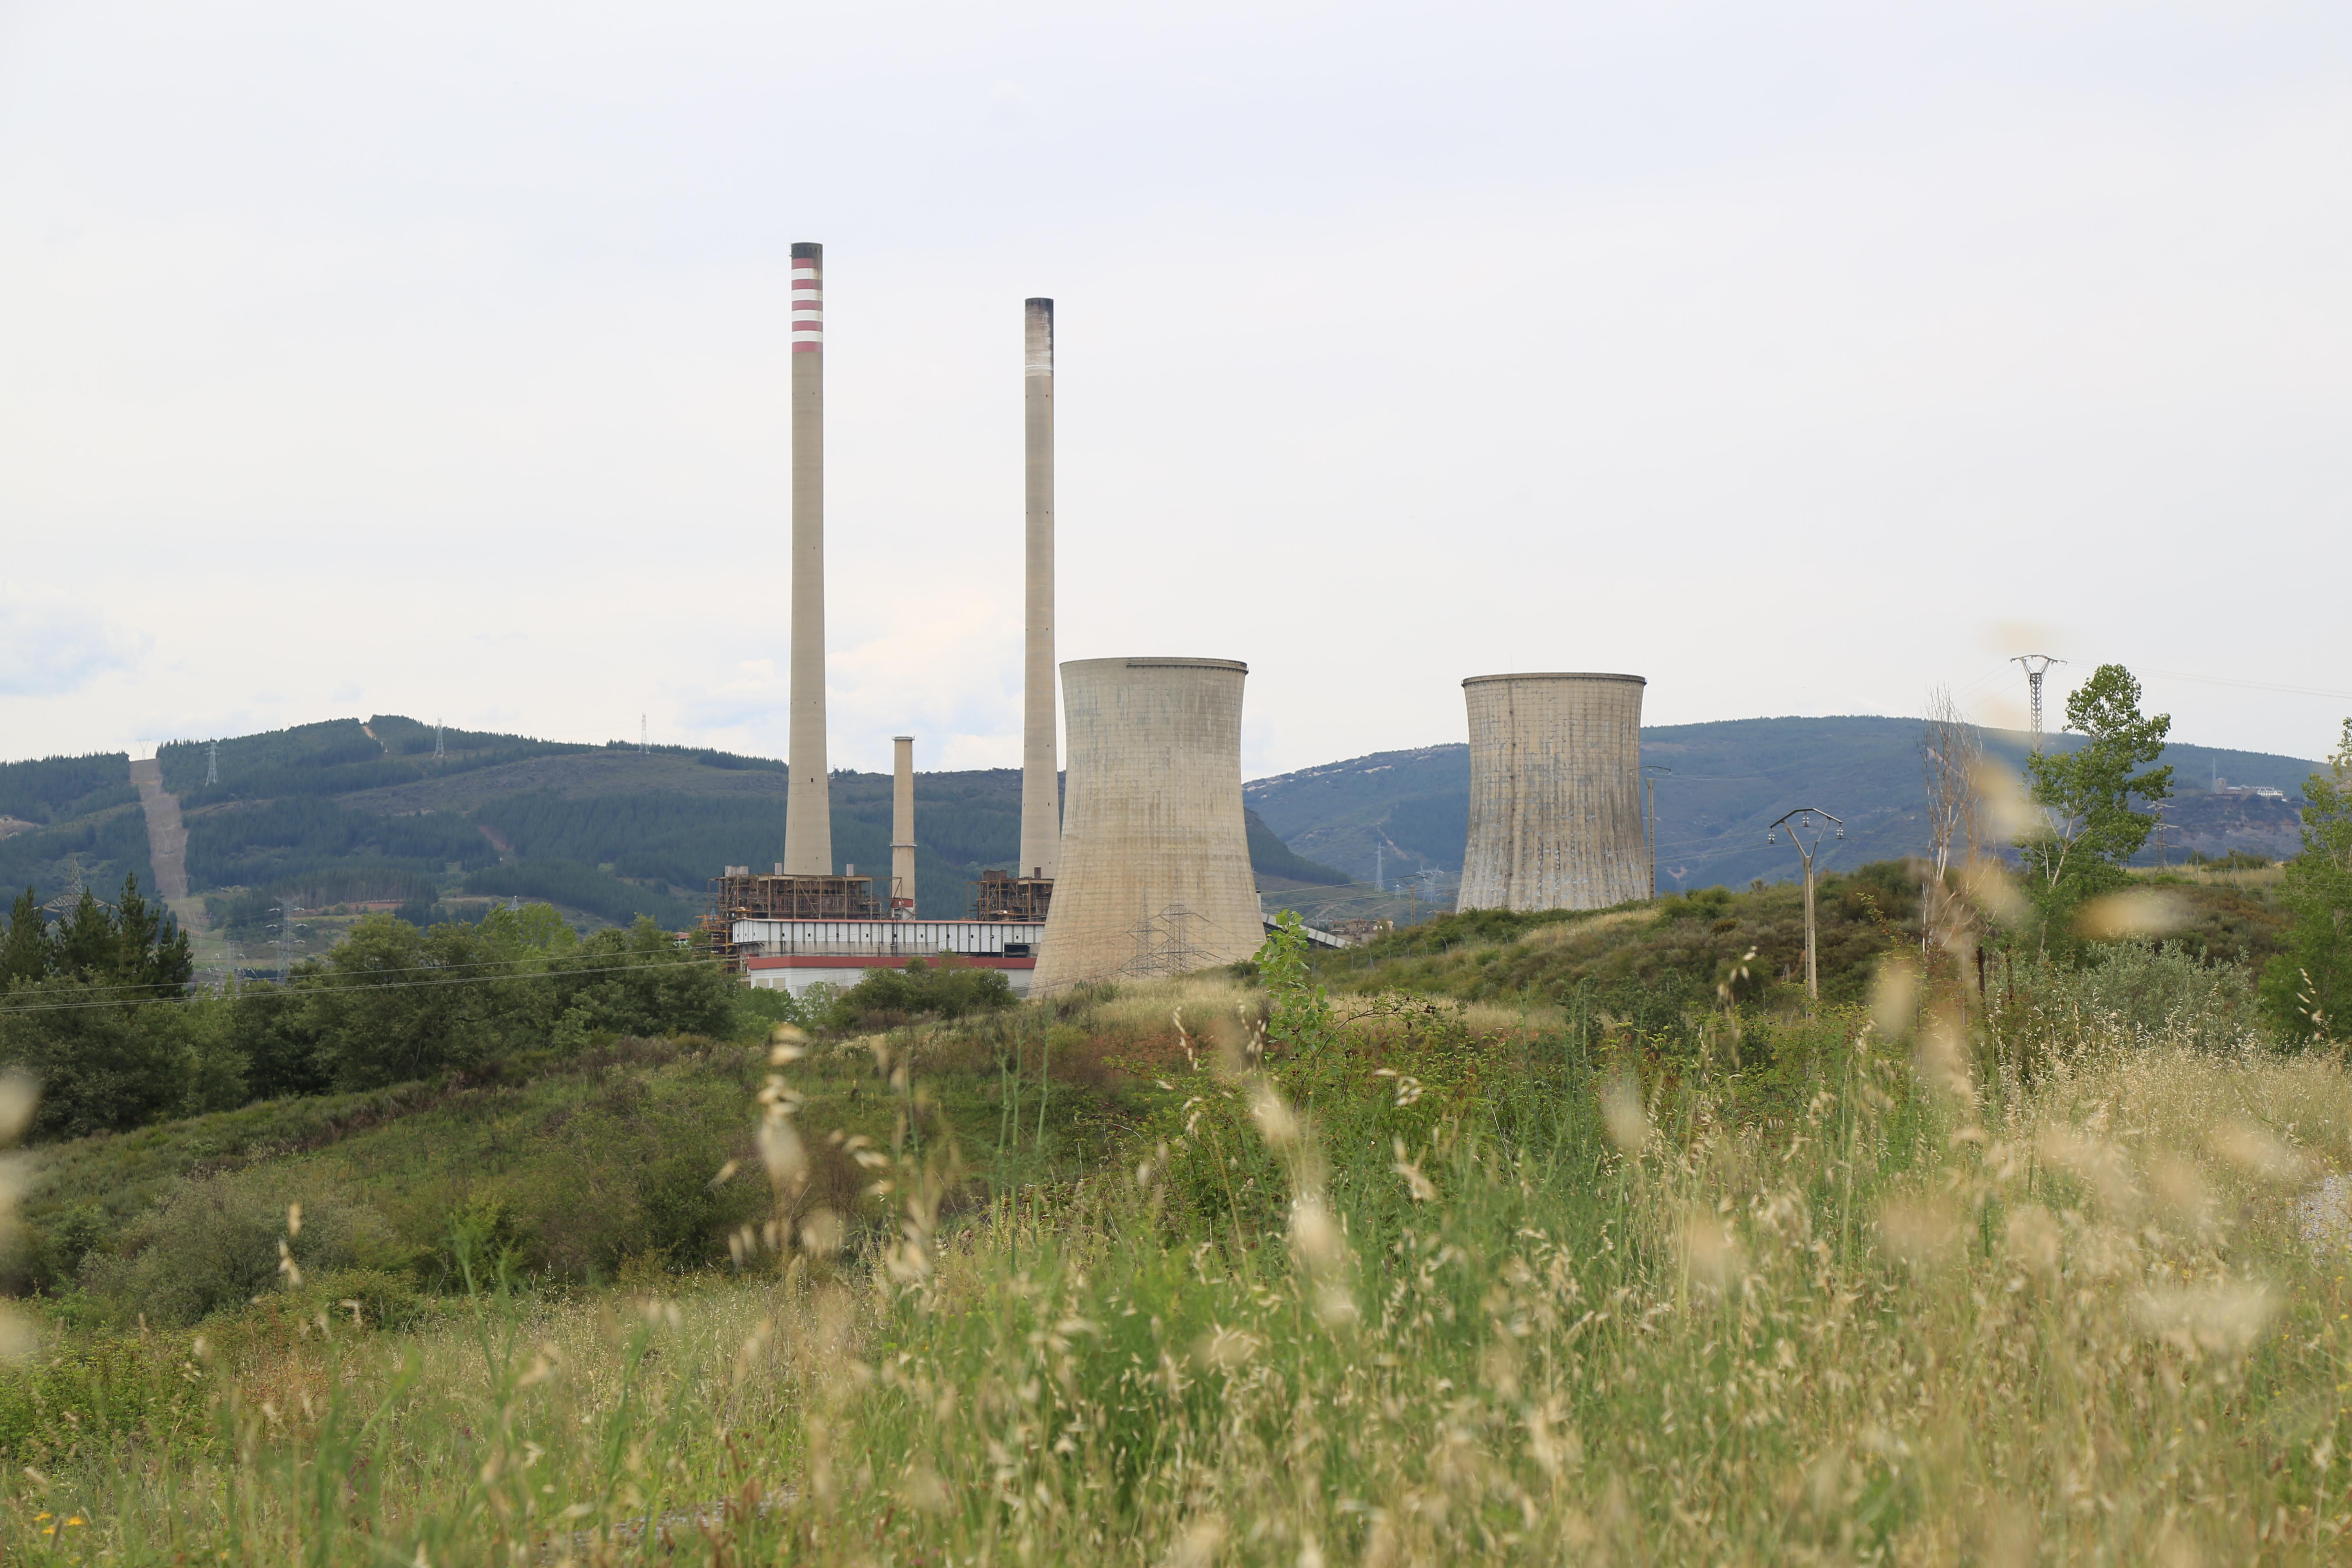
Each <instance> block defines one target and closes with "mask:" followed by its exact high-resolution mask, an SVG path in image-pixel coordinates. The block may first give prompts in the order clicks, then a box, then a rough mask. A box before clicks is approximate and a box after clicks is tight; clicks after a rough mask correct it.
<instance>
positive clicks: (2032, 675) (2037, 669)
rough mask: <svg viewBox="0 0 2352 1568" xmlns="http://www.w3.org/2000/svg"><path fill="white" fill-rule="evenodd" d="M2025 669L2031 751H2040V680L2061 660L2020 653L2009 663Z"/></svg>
mask: <svg viewBox="0 0 2352 1568" xmlns="http://www.w3.org/2000/svg"><path fill="white" fill-rule="evenodd" d="M2009 662H2010V663H2011V664H2018V665H2023V666H2024V667H2025V690H2026V706H2027V707H2028V708H2029V709H2030V710H2032V714H2033V749H2034V750H2035V751H2037V752H2038V751H2040V750H2041V749H2042V677H2043V676H2044V675H2046V674H2048V673H2049V671H2050V667H2051V666H2052V665H2053V664H2063V663H2065V662H2066V661H2065V660H2064V659H2063V658H2051V657H2050V656H2049V655H2048V654H2046V653H2021V654H2019V655H2018V656H2017V657H2016V658H2012V659H2011V660H2010V661H2009Z"/></svg>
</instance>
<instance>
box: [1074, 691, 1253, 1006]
mask: <svg viewBox="0 0 2352 1568" xmlns="http://www.w3.org/2000/svg"><path fill="white" fill-rule="evenodd" d="M1248 673H1249V667H1248V666H1247V665H1245V664H1243V663H1240V662H1239V661H1237V660H1234V659H1222V658H1092V659H1077V660H1073V661H1072V662H1070V663H1067V664H1065V665H1063V666H1062V699H1063V703H1064V707H1065V711H1066V717H1067V731H1068V742H1069V778H1068V792H1069V793H1068V798H1067V800H1066V804H1065V807H1064V811H1063V816H1062V835H1061V850H1062V862H1061V875H1060V876H1059V877H1058V878H1057V879H1055V883H1054V889H1053V903H1052V906H1051V908H1050V909H1048V910H1047V911H1046V915H1045V935H1044V950H1043V952H1041V953H1040V954H1039V956H1038V960H1037V970H1036V975H1035V983H1034V990H1035V992H1036V993H1037V994H1041V995H1043V994H1051V993H1053V992H1056V991H1061V990H1066V989H1067V988H1068V987H1070V986H1073V985H1077V984H1085V983H1087V982H1088V981H1097V980H1108V979H1114V978H1125V977H1142V976H1151V975H1163V974H1178V973H1184V972H1186V971H1188V970H1194V969H1205V968H1208V967H1211V966H1213V965H1215V964H1223V963H1238V962H1240V961H1241V960H1243V959H1245V958H1247V957H1249V956H1250V955H1251V954H1252V953H1253V952H1256V951H1257V948H1258V946H1259V944H1260V943H1261V942H1263V941H1264V940H1265V925H1264V920H1263V917H1262V916H1261V914H1260V912H1259V909H1258V900H1257V889H1256V882H1255V877H1254V876H1253V874H1252V872H1251V869H1250V859H1249V837H1248V832H1247V829H1246V827H1245V826H1244V818H1243V814H1242V769H1241V731H1242V681H1243V679H1244V677H1245V676H1246V675H1247V674H1248Z"/></svg>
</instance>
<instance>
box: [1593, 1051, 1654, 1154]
mask: <svg viewBox="0 0 2352 1568" xmlns="http://www.w3.org/2000/svg"><path fill="white" fill-rule="evenodd" d="M1601 1121H1602V1122H1603V1124H1604V1125H1606V1126H1607V1128H1608V1130H1609V1142H1612V1143H1614V1144H1615V1145H1617V1149H1618V1152H1620V1153H1623V1154H1639V1153H1640V1152H1642V1150H1643V1147H1644V1146H1645V1145H1647V1144H1648V1142H1650V1113H1649V1112H1648V1111H1647V1110H1644V1109H1643V1105H1642V1084H1641V1080H1640V1079H1636V1078H1635V1077H1634V1076H1633V1073H1632V1071H1631V1070H1627V1071H1624V1072H1621V1073H1619V1074H1618V1075H1617V1076H1616V1077H1615V1078H1613V1079H1610V1080H1609V1087H1608V1088H1606V1089H1602V1090H1601Z"/></svg>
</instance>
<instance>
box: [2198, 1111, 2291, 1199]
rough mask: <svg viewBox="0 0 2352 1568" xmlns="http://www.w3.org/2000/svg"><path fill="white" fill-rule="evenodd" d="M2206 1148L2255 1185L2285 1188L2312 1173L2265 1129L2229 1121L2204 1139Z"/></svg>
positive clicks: (2250, 1123)
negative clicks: (2255, 1183)
mask: <svg viewBox="0 0 2352 1568" xmlns="http://www.w3.org/2000/svg"><path fill="white" fill-rule="evenodd" d="M2206 1143H2207V1146H2208V1147H2210V1149H2211V1150H2212V1151H2213V1152H2214V1153H2216V1154H2218V1155H2220V1156H2221V1158H2222V1159H2224V1160H2227V1161H2228V1162H2229V1163H2231V1164H2232V1165H2235V1166H2236V1167H2237V1168H2238V1169H2239V1170H2241V1171H2242V1172H2244V1173H2246V1174H2247V1175H2249V1176H2252V1178H2253V1179H2254V1180H2256V1181H2258V1182H2270V1183H2274V1184H2292V1183H2295V1182H2300V1181H2303V1180H2305V1178H2306V1177H2308V1176H2309V1175H2310V1173H2311V1163H2310V1162H2309V1161H2307V1160H2305V1158H2304V1157H2303V1156H2302V1155H2301V1154H2299V1153H2297V1152H2295V1151H2294V1149H2291V1148H2289V1147H2288V1146H2287V1145H2286V1143H2284V1142H2282V1141H2281V1140H2280V1139H2279V1138H2278V1136H2277V1135H2276V1134H2274V1133H2273V1132H2272V1131H2269V1130H2268V1129H2267V1128H2263V1127H2260V1126H2257V1125H2256V1124H2255V1123H2253V1122H2252V1121H2247V1120H2246V1119H2245V1118H2243V1117H2231V1119H2230V1120H2229V1121H2224V1122H2222V1123H2221V1124H2220V1125H2219V1126H2217V1127H2215V1128H2214V1129H2213V1131H2211V1133H2210V1134H2209V1135H2208V1136H2207V1139H2206Z"/></svg>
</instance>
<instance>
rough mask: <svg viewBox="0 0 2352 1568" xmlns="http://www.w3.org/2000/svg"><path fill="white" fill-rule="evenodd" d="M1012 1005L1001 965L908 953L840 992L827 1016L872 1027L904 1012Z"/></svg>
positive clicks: (955, 1013) (937, 1014) (950, 1012)
mask: <svg viewBox="0 0 2352 1568" xmlns="http://www.w3.org/2000/svg"><path fill="white" fill-rule="evenodd" d="M1011 1005H1013V984H1012V983H1011V982H1010V981H1008V980H1006V979H1005V978H1004V973H1003V971H1002V970H996V969H982V968H980V967H978V966H977V965H972V964H963V963H957V962H956V961H955V960H954V959H953V958H952V957H942V958H941V959H940V961H939V963H937V964H932V963H926V962H924V961H923V960H922V959H919V958H910V959H908V961H907V967H906V968H904V969H877V970H873V971H870V972H869V973H867V974H866V978H865V979H863V980H860V981H859V982H858V983H857V984H855V985H853V986H851V987H850V988H849V989H848V990H847V991H845V992H844V993H843V994H841V996H840V998H839V999H838V1000H836V1001H835V1003H834V1005H833V1008H832V1011H831V1014H830V1016H828V1018H827V1022H829V1023H831V1024H832V1025H833V1026H835V1028H842V1029H855V1028H859V1027H871V1026H874V1025H876V1024H890V1023H898V1022H902V1021H904V1020H906V1019H908V1018H919V1017H934V1018H961V1017H963V1016H965V1015H967V1014H971V1013H985V1012H989V1011H991V1010H992V1009H994V1008H998V1007H1010V1006H1011Z"/></svg>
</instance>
